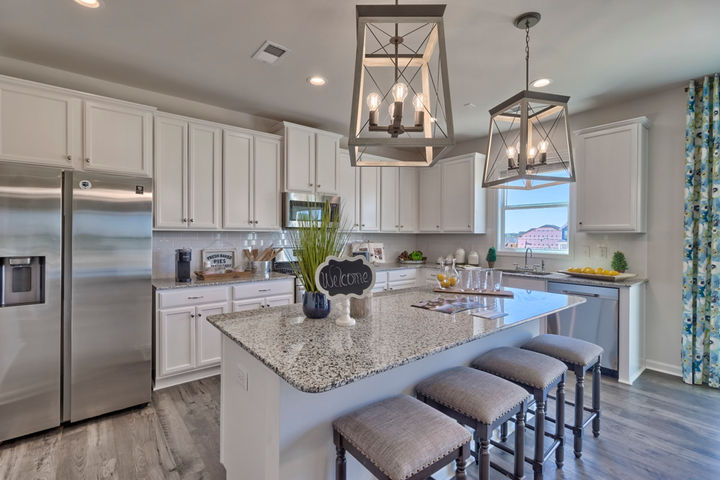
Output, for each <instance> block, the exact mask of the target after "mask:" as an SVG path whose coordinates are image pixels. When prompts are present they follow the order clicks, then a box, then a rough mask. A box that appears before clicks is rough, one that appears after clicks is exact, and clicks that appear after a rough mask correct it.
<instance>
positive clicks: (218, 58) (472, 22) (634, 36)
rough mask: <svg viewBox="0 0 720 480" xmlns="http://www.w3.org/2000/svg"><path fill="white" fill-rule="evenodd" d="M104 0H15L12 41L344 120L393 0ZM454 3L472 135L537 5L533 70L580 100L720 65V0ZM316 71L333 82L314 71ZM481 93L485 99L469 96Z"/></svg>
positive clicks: (283, 114) (265, 111)
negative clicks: (360, 12)
mask: <svg viewBox="0 0 720 480" xmlns="http://www.w3.org/2000/svg"><path fill="white" fill-rule="evenodd" d="M102 1H103V3H104V5H103V7H102V8H99V9H95V10H92V9H87V8H83V7H80V6H78V5H77V4H76V3H75V2H73V0H34V1H28V0H2V1H1V2H0V55H4V56H7V57H13V58H17V59H22V60H26V61H30V62H34V63H39V64H43V65H48V66H52V67H56V68H60V69H64V70H69V71H72V72H77V73H81V74H85V75H89V76H93V77H97V78H102V79H105V80H111V81H115V82H119V83H124V84H127V85H131V86H135V87H139V88H145V89H148V90H155V91H158V92H163V93H167V94H171V95H176V96H180V97H186V98H190V99H193V100H198V101H202V102H205V103H210V104H214V105H219V106H222V107H225V108H230V109H234V110H240V111H244V112H247V113H251V114H256V115H261V116H265V117H270V118H277V119H284V120H290V121H295V122H299V123H304V124H308V125H313V126H317V127H320V128H325V129H329V130H333V131H337V132H339V133H346V132H347V128H348V124H349V118H350V96H351V94H352V81H353V78H352V75H353V62H354V54H355V8H354V6H355V4H356V3H390V2H389V1H383V2H380V1H374V0H358V1H354V0H353V1H351V0H334V1H333V0H262V1H259V0H255V1H249V0H102ZM403 3H404V2H403ZM408 3H410V2H408ZM413 3H421V0H415V1H414V2H413ZM422 3H441V2H432V1H430V2H422ZM447 4H448V6H447V10H446V14H445V25H446V42H447V47H448V61H449V72H450V82H451V94H452V99H453V110H454V117H455V125H456V134H457V136H458V138H459V139H466V138H470V137H480V136H484V135H485V134H486V130H487V122H488V115H487V110H488V109H489V108H491V107H493V106H494V105H496V104H497V103H499V102H500V101H502V100H505V98H507V97H509V96H510V95H512V94H514V93H517V91H519V90H521V89H522V86H523V73H524V66H523V58H524V34H523V32H522V31H520V30H517V29H516V28H515V27H513V25H512V23H511V22H512V19H513V18H514V17H515V16H516V15H518V14H520V13H522V12H525V11H528V10H537V11H539V12H540V13H541V14H542V21H541V22H540V24H539V25H538V26H537V27H535V28H534V29H533V30H532V32H531V50H532V56H531V67H530V69H531V74H530V76H531V79H532V78H539V77H550V78H552V79H553V80H554V83H553V84H552V85H551V86H550V87H548V88H546V89H544V90H547V91H550V92H553V93H560V94H565V95H570V97H571V100H570V110H571V112H573V111H575V112H577V111H579V110H584V109H587V108H591V107H592V106H594V105H596V104H598V103H600V102H608V101H616V100H620V99H623V98H625V97H627V96H629V95H633V94H635V93H637V92H642V91H643V90H646V89H656V88H659V87H662V86H665V85H669V84H672V83H678V82H683V81H686V80H687V79H689V78H693V77H698V76H700V75H703V74H706V73H711V72H714V71H718V70H720V48H719V46H720V42H719V41H718V37H717V33H716V32H717V20H718V18H720V1H718V0H690V1H688V0H662V1H658V0H513V1H508V0H447ZM264 40H273V41H276V42H278V43H280V44H282V45H285V46H287V47H289V48H290V49H291V50H292V51H291V53H290V54H289V55H288V56H287V58H284V59H283V60H282V61H281V62H279V63H278V64H277V65H272V66H271V65H267V64H263V63H258V62H255V61H253V60H251V59H250V56H251V55H252V54H253V53H254V52H255V50H256V49H257V48H258V47H259V46H260V44H261V43H262V42H263V41H264ZM315 73H319V74H322V75H324V76H326V77H327V79H328V84H327V85H326V86H325V87H322V88H316V87H310V86H309V85H308V84H307V83H306V78H307V77H308V76H310V75H311V74H315ZM470 102H471V103H473V104H475V105H476V106H477V107H476V108H468V107H464V106H463V105H464V104H466V103H470Z"/></svg>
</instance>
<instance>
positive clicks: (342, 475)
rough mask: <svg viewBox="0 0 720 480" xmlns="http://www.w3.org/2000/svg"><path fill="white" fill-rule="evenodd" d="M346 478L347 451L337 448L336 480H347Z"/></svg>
mask: <svg viewBox="0 0 720 480" xmlns="http://www.w3.org/2000/svg"><path fill="white" fill-rule="evenodd" d="M346 476H347V472H346V462H345V449H344V448H342V447H335V480H345V479H346Z"/></svg>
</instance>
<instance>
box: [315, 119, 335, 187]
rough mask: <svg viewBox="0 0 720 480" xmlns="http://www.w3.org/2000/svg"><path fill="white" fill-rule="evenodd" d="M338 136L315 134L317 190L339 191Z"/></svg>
mask: <svg viewBox="0 0 720 480" xmlns="http://www.w3.org/2000/svg"><path fill="white" fill-rule="evenodd" d="M337 157H338V138H337V137H336V136H335V135H325V134H323V133H317V134H316V135H315V191H317V192H318V193H332V194H335V193H337V191H338V190H337Z"/></svg>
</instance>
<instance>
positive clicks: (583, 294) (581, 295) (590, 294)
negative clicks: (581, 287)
mask: <svg viewBox="0 0 720 480" xmlns="http://www.w3.org/2000/svg"><path fill="white" fill-rule="evenodd" d="M562 293H564V294H565V295H578V296H580V297H599V296H600V294H599V293H582V292H571V291H570V290H563V291H562Z"/></svg>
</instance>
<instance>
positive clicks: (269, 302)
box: [265, 295, 294, 307]
mask: <svg viewBox="0 0 720 480" xmlns="http://www.w3.org/2000/svg"><path fill="white" fill-rule="evenodd" d="M293 300H294V298H293V295H277V296H275V297H267V298H266V299H265V305H266V306H268V307H279V306H281V305H290V304H291V303H293Z"/></svg>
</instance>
